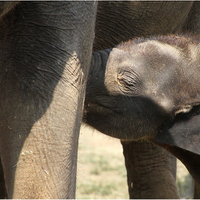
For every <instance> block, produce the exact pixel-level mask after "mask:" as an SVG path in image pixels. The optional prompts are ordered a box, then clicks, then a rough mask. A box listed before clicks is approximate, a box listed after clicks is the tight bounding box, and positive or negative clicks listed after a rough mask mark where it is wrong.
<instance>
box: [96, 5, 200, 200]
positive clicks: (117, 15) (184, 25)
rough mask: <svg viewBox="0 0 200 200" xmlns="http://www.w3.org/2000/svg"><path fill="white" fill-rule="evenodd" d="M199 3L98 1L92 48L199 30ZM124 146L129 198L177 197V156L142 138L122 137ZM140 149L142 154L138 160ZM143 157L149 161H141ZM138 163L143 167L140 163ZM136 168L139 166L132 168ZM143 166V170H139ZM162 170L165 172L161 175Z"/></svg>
mask: <svg viewBox="0 0 200 200" xmlns="http://www.w3.org/2000/svg"><path fill="white" fill-rule="evenodd" d="M199 4H200V3H199V2H194V3H193V2H191V1H190V2H180V1H178V2H169V1H167V2H163V1H162V2H144V1H143V2H139V1H135V2H99V4H98V10H97V20H96V27H95V40H94V47H93V49H94V51H99V50H103V49H106V48H111V47H114V46H116V45H118V44H119V43H121V41H128V40H129V39H132V38H135V37H141V36H143V37H149V36H153V35H165V34H170V33H176V32H184V31H189V32H193V33H199V31H200V20H199V19H200V18H199V14H200V12H199V11H200V9H199V8H200V6H199ZM111 132H113V131H112V130H111ZM124 134H128V133H125V132H124ZM155 134H156V133H155ZM122 146H123V152H124V156H125V163H126V168H127V176H128V186H129V194H130V198H143V199H144V198H156V197H157V198H177V190H176V183H175V178H173V177H175V176H176V173H175V172H176V160H175V158H173V156H171V154H169V153H167V152H166V151H165V150H164V149H162V148H160V147H158V146H157V147H156V146H155V145H153V144H151V143H148V144H147V143H146V142H142V141H140V142H137V141H131V142H130V141H129V142H126V141H122ZM144 149H145V151H144ZM141 152H143V154H142V156H140V158H141V159H140V160H138V155H141ZM144 159H145V160H146V162H141V160H144ZM137 163H139V164H137ZM151 163H153V164H151ZM166 163H167V164H166ZM138 165H139V166H140V167H137V166H138ZM155 166H156V167H155ZM136 168H137V170H133V169H136ZM141 168H143V169H144V170H139V169H141ZM144 172H145V173H144ZM152 174H154V177H155V179H154V182H151V181H150V180H152ZM163 174H166V175H165V176H163V178H162V175H163ZM167 177H172V178H171V179H169V178H167ZM147 180H148V181H147ZM154 186H155V187H154ZM157 186H159V189H160V190H159V192H158V190H157ZM165 188H168V193H167V194H168V195H167V196H166V194H165V193H163V191H165Z"/></svg>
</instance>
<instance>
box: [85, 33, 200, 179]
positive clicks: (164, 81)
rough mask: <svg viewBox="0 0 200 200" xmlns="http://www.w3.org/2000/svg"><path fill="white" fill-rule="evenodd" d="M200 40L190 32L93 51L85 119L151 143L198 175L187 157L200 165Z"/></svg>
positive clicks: (104, 129)
mask: <svg viewBox="0 0 200 200" xmlns="http://www.w3.org/2000/svg"><path fill="white" fill-rule="evenodd" d="M199 43H200V38H199V37H197V36H193V35H186V34H185V35H180V36H175V35H171V36H159V37H152V38H148V39H144V38H138V39H134V40H133V41H129V42H127V43H122V44H120V45H119V46H117V47H116V48H113V49H108V50H106V51H100V52H95V53H93V58H92V66H91V71H90V75H89V79H88V84H87V92H86V100H85V115H84V120H85V121H86V123H88V124H89V125H91V126H92V127H94V128H96V129H98V130H99V131H101V132H103V133H105V134H107V135H110V136H113V137H116V138H119V139H122V140H138V139H146V140H148V141H151V142H154V143H155V144H157V145H160V146H162V147H164V148H166V149H167V150H169V151H170V152H172V153H173V154H174V155H175V156H176V157H178V158H179V159H181V160H182V161H183V162H184V163H185V165H186V166H187V168H188V169H189V170H190V172H191V174H193V176H195V177H197V176H199V174H200V172H198V173H197V174H194V171H196V169H192V168H193V167H191V165H192V164H191V159H192V163H195V164H196V166H197V167H199V166H200V161H197V160H200V159H199V158H198V159H197V157H196V156H197V155H198V154H200V145H198V144H200V115H199V114H200V86H199V85H200V46H199V45H198V44H199ZM186 154H187V156H184V155H186ZM191 154H192V155H193V156H191ZM192 157H193V158H192ZM188 163H189V164H188ZM195 173H196V172H195ZM198 179H199V180H200V176H199V178H198Z"/></svg>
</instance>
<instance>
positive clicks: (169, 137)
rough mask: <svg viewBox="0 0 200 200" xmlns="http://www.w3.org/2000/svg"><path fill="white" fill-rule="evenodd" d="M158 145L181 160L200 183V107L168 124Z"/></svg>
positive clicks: (182, 114) (157, 140)
mask: <svg viewBox="0 0 200 200" xmlns="http://www.w3.org/2000/svg"><path fill="white" fill-rule="evenodd" d="M156 143H157V145H159V146H161V147H164V148H165V149H167V150H168V151H169V152H171V153H172V154H173V155H174V156H176V157H177V158H178V159H180V160H181V161H182V162H183V163H184V164H185V166H186V167H187V168H188V170H189V171H190V173H191V175H192V176H193V178H194V179H195V180H196V181H198V182H199V183H200V106H195V107H194V108H193V109H192V110H191V111H190V112H189V113H179V114H177V116H176V117H175V118H174V119H173V120H171V121H169V122H167V123H166V124H165V125H164V127H163V128H162V131H160V132H159V133H158V135H157V136H156Z"/></svg>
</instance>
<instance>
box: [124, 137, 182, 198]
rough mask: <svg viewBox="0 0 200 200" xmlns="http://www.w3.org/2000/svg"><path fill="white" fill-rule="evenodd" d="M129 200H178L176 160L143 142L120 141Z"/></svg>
mask: <svg viewBox="0 0 200 200" xmlns="http://www.w3.org/2000/svg"><path fill="white" fill-rule="evenodd" d="M121 144H122V146H123V154H124V157H125V165H126V169H127V177H128V188H129V195H130V198H131V199H144V198H145V199H146V198H153V199H155V198H156V199H178V198H179V195H178V191H177V187H176V158H175V157H174V156H172V155H170V154H169V153H168V152H167V151H166V150H164V149H162V148H160V147H158V146H155V145H153V144H151V143H148V142H146V141H121Z"/></svg>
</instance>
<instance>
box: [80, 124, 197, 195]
mask: <svg viewBox="0 0 200 200" xmlns="http://www.w3.org/2000/svg"><path fill="white" fill-rule="evenodd" d="M177 166H178V167H177V186H178V189H179V193H180V196H181V198H182V199H190V198H192V196H193V188H194V183H193V180H192V178H191V176H190V175H189V173H188V171H187V169H186V168H185V166H184V165H183V164H182V163H181V162H180V161H179V160H178V161H177ZM76 198H77V199H129V195H128V186H127V180H126V169H125V164H124V157H123V153H122V146H121V144H120V141H119V140H118V139H115V138H111V137H109V136H106V135H104V134H102V133H100V132H98V131H96V130H95V129H92V128H90V127H88V126H87V125H84V124H83V125H82V127H81V131H80V139H79V152H78V169H77V190H76Z"/></svg>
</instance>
